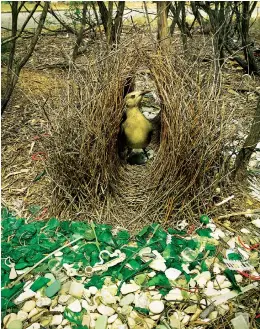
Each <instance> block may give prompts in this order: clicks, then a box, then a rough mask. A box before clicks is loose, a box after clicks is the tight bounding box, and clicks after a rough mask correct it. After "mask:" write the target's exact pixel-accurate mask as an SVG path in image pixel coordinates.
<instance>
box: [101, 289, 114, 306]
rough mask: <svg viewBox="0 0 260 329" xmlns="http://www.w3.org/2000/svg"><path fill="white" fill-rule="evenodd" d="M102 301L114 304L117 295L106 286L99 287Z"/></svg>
mask: <svg viewBox="0 0 260 329" xmlns="http://www.w3.org/2000/svg"><path fill="white" fill-rule="evenodd" d="M100 293H101V296H102V301H103V303H105V304H115V303H116V302H117V299H118V298H117V297H115V296H114V295H113V294H112V293H111V292H110V291H109V290H108V289H107V288H106V287H105V288H102V289H101V292H100Z"/></svg>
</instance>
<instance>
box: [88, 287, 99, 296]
mask: <svg viewBox="0 0 260 329" xmlns="http://www.w3.org/2000/svg"><path fill="white" fill-rule="evenodd" d="M88 291H89V292H90V293H91V295H95V294H96V293H97V291H98V289H97V287H95V286H91V287H89V288H88Z"/></svg>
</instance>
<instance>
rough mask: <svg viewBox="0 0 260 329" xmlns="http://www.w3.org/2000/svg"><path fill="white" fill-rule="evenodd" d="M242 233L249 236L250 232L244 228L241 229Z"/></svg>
mask: <svg viewBox="0 0 260 329" xmlns="http://www.w3.org/2000/svg"><path fill="white" fill-rule="evenodd" d="M240 231H241V232H242V233H244V234H249V233H250V231H249V230H248V229H246V228H241V230H240Z"/></svg>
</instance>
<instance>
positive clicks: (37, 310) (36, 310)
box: [28, 307, 40, 319]
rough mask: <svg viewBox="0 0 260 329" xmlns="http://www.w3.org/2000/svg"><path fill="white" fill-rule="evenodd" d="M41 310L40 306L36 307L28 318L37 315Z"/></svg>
mask: <svg viewBox="0 0 260 329" xmlns="http://www.w3.org/2000/svg"><path fill="white" fill-rule="evenodd" d="M39 312H40V310H39V309H38V308H36V307H35V308H34V309H32V310H31V312H30V313H29V315H28V319H30V318H32V317H33V316H35V315H36V314H38V313H39Z"/></svg>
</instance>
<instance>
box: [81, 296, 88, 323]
mask: <svg viewBox="0 0 260 329" xmlns="http://www.w3.org/2000/svg"><path fill="white" fill-rule="evenodd" d="M81 306H82V308H84V309H85V310H86V311H87V310H88V309H89V303H88V302H87V301H86V300H85V299H82V300H81ZM88 327H89V326H88Z"/></svg>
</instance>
